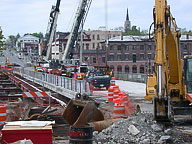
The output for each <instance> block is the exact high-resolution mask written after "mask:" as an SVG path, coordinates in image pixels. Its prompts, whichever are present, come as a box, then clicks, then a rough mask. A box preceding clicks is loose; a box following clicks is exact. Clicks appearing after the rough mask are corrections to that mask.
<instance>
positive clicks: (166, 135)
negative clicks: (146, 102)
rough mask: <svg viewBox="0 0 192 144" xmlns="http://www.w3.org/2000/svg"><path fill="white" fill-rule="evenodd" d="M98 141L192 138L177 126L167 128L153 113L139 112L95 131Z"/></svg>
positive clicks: (118, 143) (137, 142)
mask: <svg viewBox="0 0 192 144" xmlns="http://www.w3.org/2000/svg"><path fill="white" fill-rule="evenodd" d="M93 135H94V141H95V142H96V143H102V144H105V143H106V144H107V143H114V144H125V143H135V144H150V143H152V144H155V143H162V144H163V143H176V144H179V143H185V142H191V141H192V138H191V137H190V136H188V135H184V134H183V133H181V132H179V131H177V129H176V128H174V127H173V128H166V127H165V126H163V125H162V124H159V123H157V122H156V121H154V120H153V115H152V114H151V113H139V114H136V115H133V116H130V117H128V118H127V119H123V120H121V121H119V122H117V123H115V124H113V125H112V126H110V127H108V128H106V129H104V130H103V131H102V132H100V133H98V132H94V133H93Z"/></svg>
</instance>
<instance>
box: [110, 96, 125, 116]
mask: <svg viewBox="0 0 192 144" xmlns="http://www.w3.org/2000/svg"><path fill="white" fill-rule="evenodd" d="M124 116H125V106H124V104H123V103H122V101H121V99H120V98H117V99H115V101H114V106H113V118H114V119H117V118H123V117H124Z"/></svg>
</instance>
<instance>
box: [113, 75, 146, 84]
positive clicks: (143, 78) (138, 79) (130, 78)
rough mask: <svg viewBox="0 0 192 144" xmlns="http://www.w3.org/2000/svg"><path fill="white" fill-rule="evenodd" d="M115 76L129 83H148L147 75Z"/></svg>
mask: <svg viewBox="0 0 192 144" xmlns="http://www.w3.org/2000/svg"><path fill="white" fill-rule="evenodd" d="M114 76H115V78H116V79H118V80H127V81H133V82H142V83H146V81H147V74H134V73H123V72H114Z"/></svg>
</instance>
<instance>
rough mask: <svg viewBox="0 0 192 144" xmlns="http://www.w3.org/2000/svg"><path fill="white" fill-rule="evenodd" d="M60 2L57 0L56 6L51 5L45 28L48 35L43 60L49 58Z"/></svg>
mask: <svg viewBox="0 0 192 144" xmlns="http://www.w3.org/2000/svg"><path fill="white" fill-rule="evenodd" d="M60 2H61V0H57V3H56V6H52V9H51V13H50V17H49V24H48V28H47V33H48V34H49V37H48V43H47V52H46V56H45V57H44V60H45V61H47V62H48V61H49V60H51V47H52V42H53V37H54V33H55V32H56V27H57V19H58V15H59V6H60Z"/></svg>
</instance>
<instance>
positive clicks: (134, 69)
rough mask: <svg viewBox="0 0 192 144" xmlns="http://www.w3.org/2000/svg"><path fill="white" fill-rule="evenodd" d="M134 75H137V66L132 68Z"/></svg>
mask: <svg viewBox="0 0 192 144" xmlns="http://www.w3.org/2000/svg"><path fill="white" fill-rule="evenodd" d="M132 73H137V66H136V65H133V67H132Z"/></svg>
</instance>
